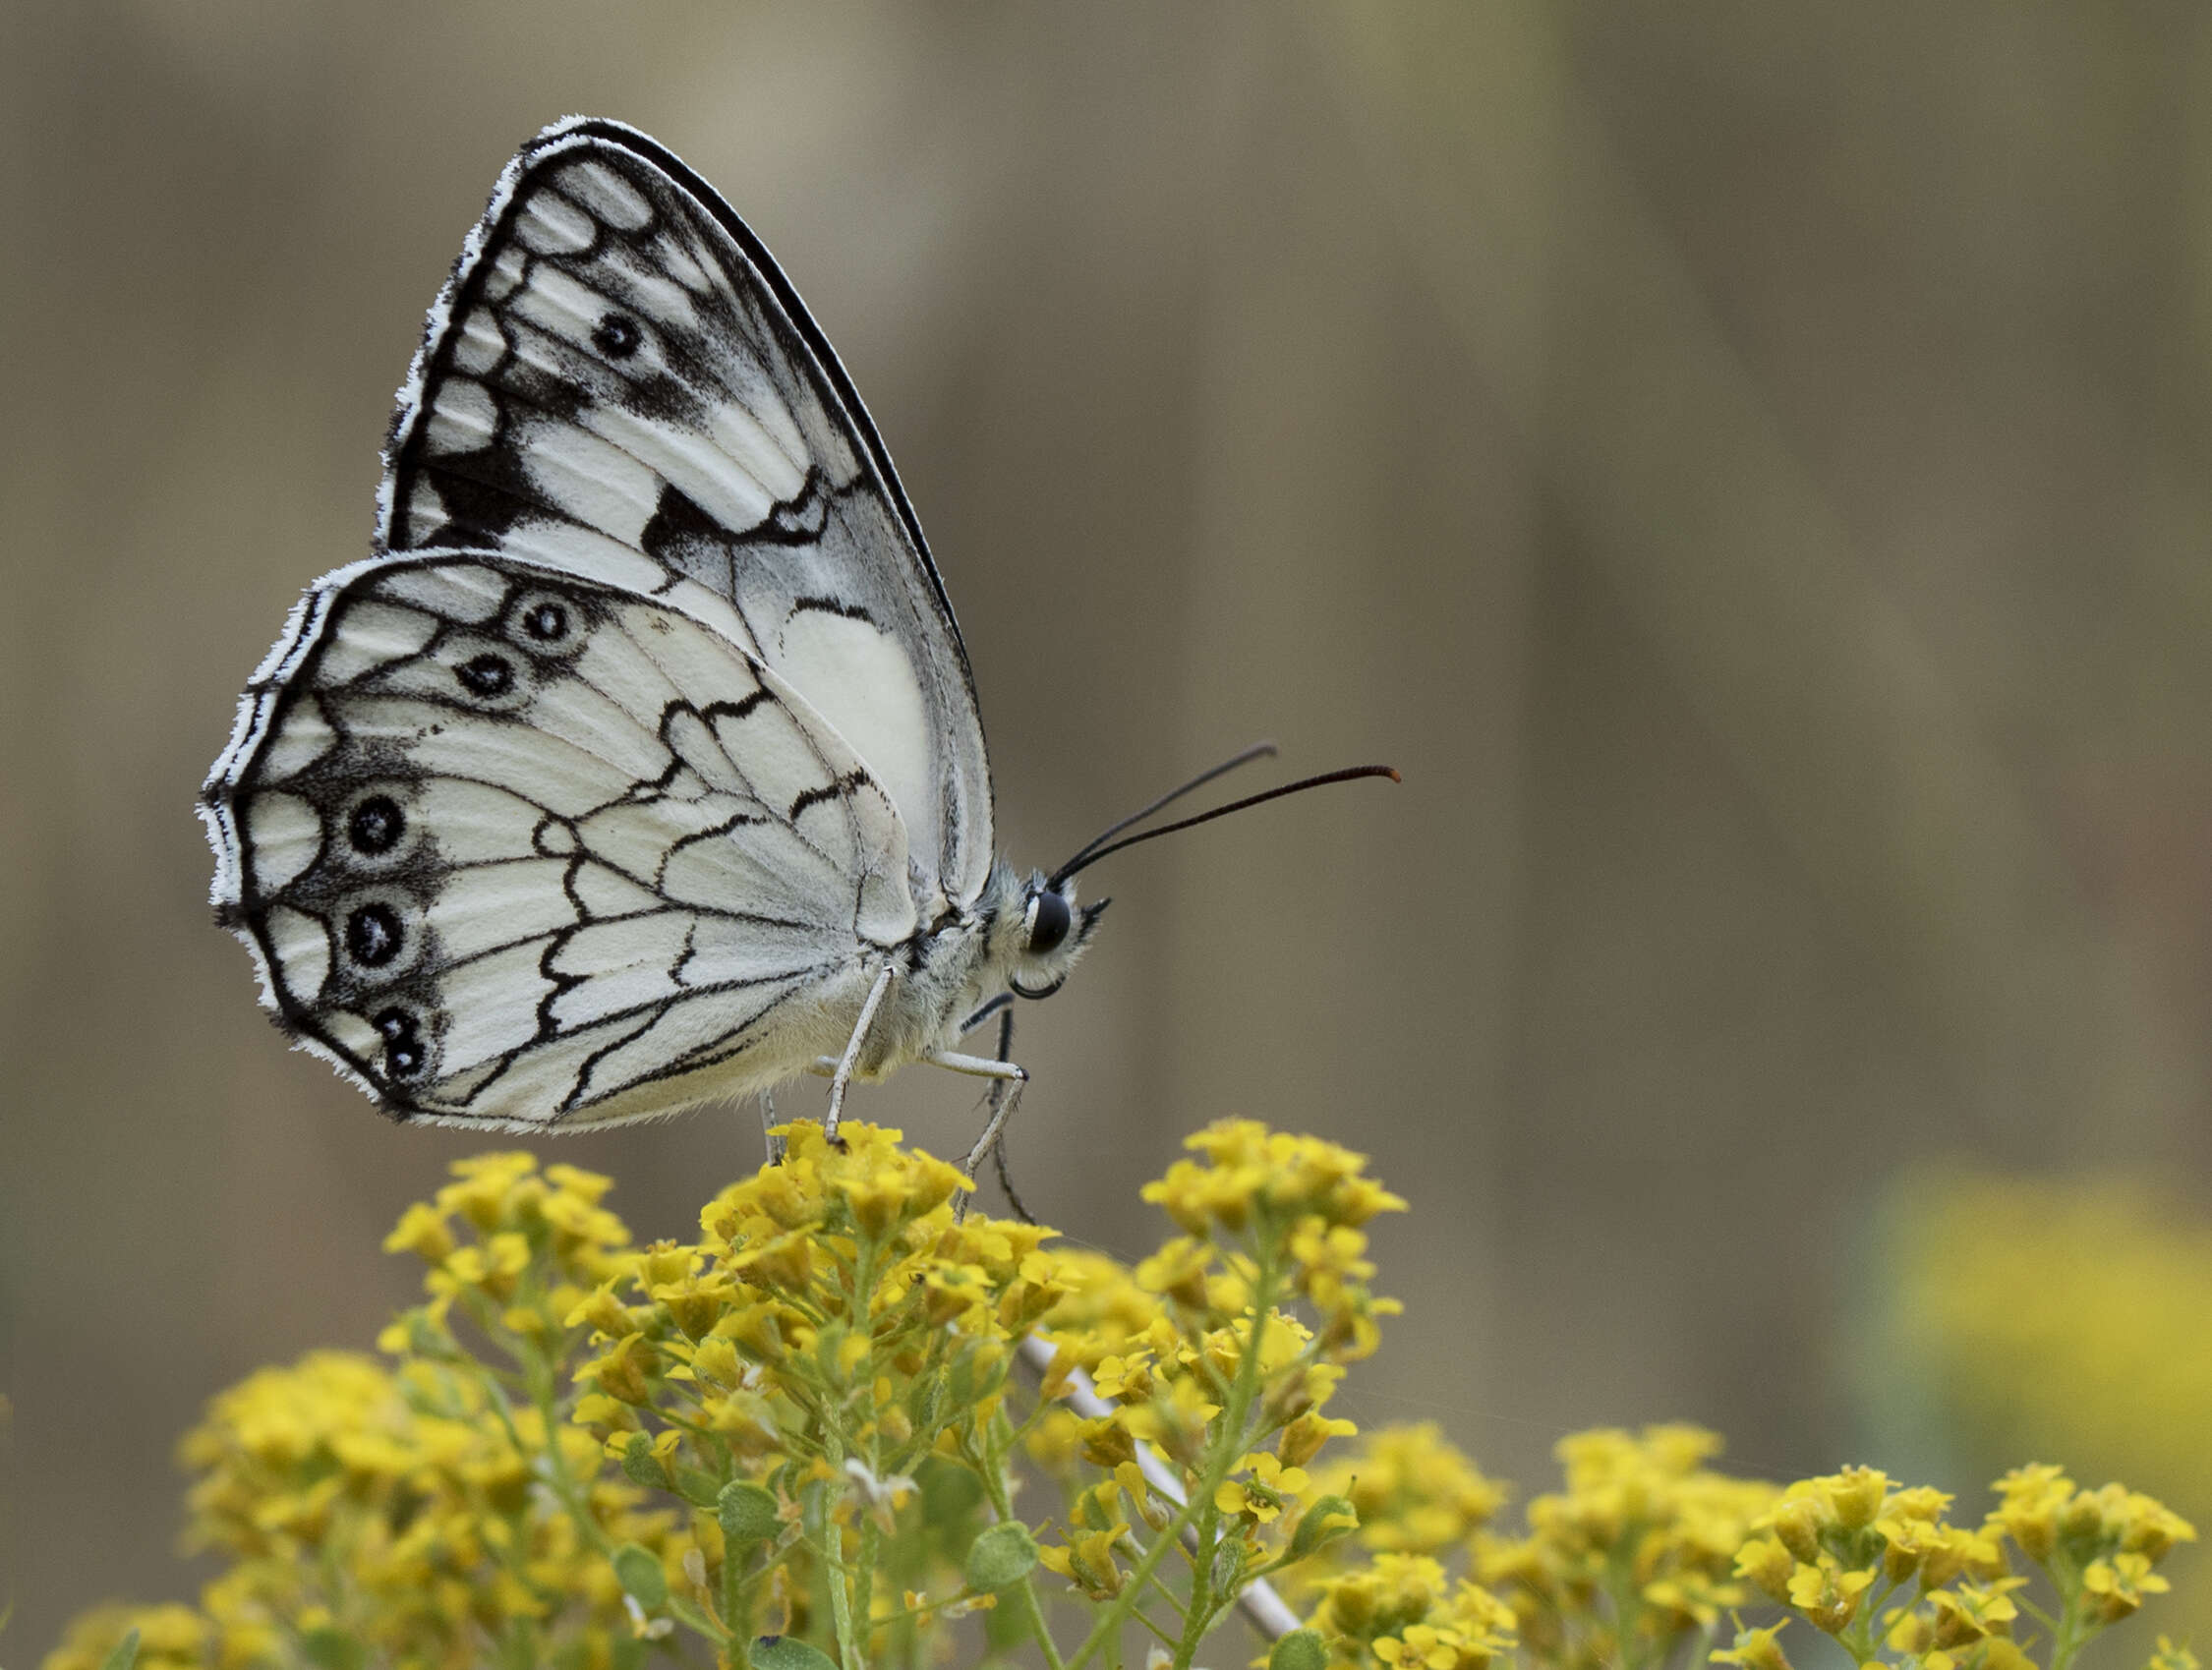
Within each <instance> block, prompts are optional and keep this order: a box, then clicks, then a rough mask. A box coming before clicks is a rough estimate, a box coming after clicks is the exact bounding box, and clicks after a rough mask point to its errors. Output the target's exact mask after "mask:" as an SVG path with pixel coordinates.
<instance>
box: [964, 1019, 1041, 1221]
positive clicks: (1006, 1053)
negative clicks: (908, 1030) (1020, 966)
mask: <svg viewBox="0 0 2212 1670" xmlns="http://www.w3.org/2000/svg"><path fill="white" fill-rule="evenodd" d="M994 1013H997V1014H998V1016H999V1048H998V1060H1000V1061H1002V1062H1004V1061H1008V1060H1009V1059H1010V1058H1011V1057H1012V1056H1013V1054H1014V1004H1013V999H1012V997H1011V996H1008V997H1006V998H1003V999H993V1000H992V1001H991V1002H990V1003H988V1004H985V1005H984V1006H983V1008H981V1009H979V1010H977V1011H976V1012H975V1013H974V1014H973V1015H970V1016H969V1017H968V1023H967V1025H966V1026H964V1027H962V1028H961V1030H962V1031H963V1032H964V1031H972V1030H973V1029H974V1028H975V1027H977V1026H979V1025H981V1024H982V1022H983V1021H984V1020H985V1019H987V1018H988V1017H989V1016H990V1015H992V1014H994ZM1025 1082H1027V1081H1026V1080H1025V1079H1018V1078H1002V1079H999V1080H998V1081H997V1082H995V1083H994V1084H993V1085H992V1086H991V1096H990V1103H991V1118H990V1121H989V1123H987V1124H986V1125H985V1126H984V1127H983V1134H982V1135H981V1136H979V1137H977V1138H976V1139H975V1146H974V1147H973V1148H971V1149H969V1150H968V1155H967V1168H966V1169H967V1175H968V1180H969V1181H974V1179H975V1168H976V1166H977V1165H978V1164H980V1163H981V1159H982V1155H983V1153H984V1151H985V1150H986V1149H988V1150H989V1151H990V1155H991V1164H992V1165H993V1166H994V1167H995V1168H996V1169H997V1171H998V1174H999V1187H1000V1188H1002V1189H1004V1190H1005V1191H1006V1199H1007V1204H1008V1205H1009V1206H1012V1207H1013V1208H1014V1215H1015V1216H1016V1217H1017V1218H1019V1219H1020V1220H1021V1221H1022V1222H1023V1223H1024V1224H1033V1223H1035V1222H1036V1221H1037V1215H1036V1214H1035V1213H1034V1212H1032V1211H1030V1210H1029V1204H1028V1202H1027V1201H1025V1200H1023V1199H1022V1198H1021V1192H1020V1190H1019V1189H1017V1188H1016V1187H1015V1186H1014V1178H1013V1176H1012V1174H1010V1173H1009V1172H1008V1170H1007V1165H1006V1123H1007V1120H1008V1118H1009V1117H1010V1116H1011V1115H1012V1114H1013V1112H1014V1104H1015V1102H1016V1101H1018V1100H1019V1098H1020V1094H1021V1086H1022V1085H1023V1084H1024V1083H1025ZM971 1198H972V1196H970V1195H964V1194H963V1195H961V1196H960V1200H959V1201H958V1203H957V1204H956V1205H955V1207H954V1211H955V1213H956V1214H957V1215H958V1216H960V1217H962V1218H964V1217H966V1216H967V1203H968V1201H969V1200H970V1199H971Z"/></svg>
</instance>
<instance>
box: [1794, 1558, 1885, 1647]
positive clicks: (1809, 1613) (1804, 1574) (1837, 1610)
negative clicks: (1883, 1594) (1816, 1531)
mask: <svg viewBox="0 0 2212 1670" xmlns="http://www.w3.org/2000/svg"><path fill="white" fill-rule="evenodd" d="M1873 1585H1874V1574H1873V1573H1872V1572H1846V1571H1844V1570H1842V1569H1841V1568H1840V1567H1839V1566H1837V1565H1836V1563H1835V1560H1834V1556H1832V1555H1828V1554H1823V1555H1822V1556H1821V1557H1820V1560H1819V1563H1818V1564H1815V1565H1801V1566H1799V1567H1798V1568H1797V1570H1796V1571H1795V1572H1793V1573H1792V1574H1791V1575H1790V1579H1789V1604H1790V1605H1792V1606H1794V1607H1796V1608H1797V1610H1798V1611H1800V1612H1802V1613H1803V1614H1804V1615H1805V1618H1806V1621H1807V1622H1809V1623H1810V1624H1811V1625H1812V1626H1813V1628H1814V1629H1816V1630H1820V1631H1823V1632H1825V1633H1826V1634H1828V1635H1832V1636H1833V1635H1839V1634H1841V1633H1842V1632H1843V1631H1844V1630H1847V1629H1849V1628H1850V1626H1851V1620H1852V1619H1853V1618H1855V1617H1856V1616H1857V1615H1858V1610H1859V1601H1860V1598H1861V1597H1862V1596H1864V1595H1865V1593H1866V1591H1867V1590H1868V1589H1869V1588H1871V1587H1872V1586H1873Z"/></svg>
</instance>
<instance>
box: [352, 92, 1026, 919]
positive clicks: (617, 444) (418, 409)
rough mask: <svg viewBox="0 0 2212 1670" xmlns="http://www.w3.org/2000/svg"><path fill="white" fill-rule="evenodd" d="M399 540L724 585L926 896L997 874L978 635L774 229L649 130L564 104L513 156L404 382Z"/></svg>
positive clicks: (571, 569)
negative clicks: (943, 580) (778, 262)
mask: <svg viewBox="0 0 2212 1670" xmlns="http://www.w3.org/2000/svg"><path fill="white" fill-rule="evenodd" d="M380 537H381V541H382V544H383V545H384V547H385V548H386V549H388V550H390V551H393V552H400V551H405V550H410V549H416V548H422V547H471V548H476V549H481V550H486V551H493V552H497V553H499V554H501V555H505V556H509V557H513V558H517V559H520V560H523V561H527V562H531V563H534V564H538V565H541V566H543V567H546V568H549V569H552V570H555V571H558V572H560V573H565V574H570V575H574V576H577V577H579V578H581V579H586V580H590V581H594V582H597V583H599V584H601V585H605V586H610V587H613V588H617V589H622V590H627V591H631V592H635V593H638V594H641V595H649V596H662V597H665V598H666V599H667V600H668V601H669V603H670V605H671V606H674V607H676V608H678V609H684V610H688V609H690V607H691V603H690V602H689V601H687V600H694V601H695V600H696V599H698V598H700V597H702V596H707V597H713V598H718V599H720V600H723V601H724V602H725V603H726V604H727V605H728V608H727V609H726V610H725V611H723V612H721V613H720V614H709V615H707V616H706V617H707V618H708V619H709V623H710V624H711V625H713V626H714V627H715V629H716V630H717V631H718V632H721V633H724V634H726V635H728V636H729V637H731V639H732V640H733V642H734V644H735V645H736V646H737V647H738V648H740V649H742V650H744V651H746V652H749V653H750V654H752V655H753V656H755V657H756V658H757V659H758V660H759V661H760V662H764V663H765V664H766V665H767V666H769V667H770V668H772V669H774V670H775V671H777V672H778V673H780V674H782V675H783V676H784V677H785V678H786V680H788V682H789V683H790V684H791V685H792V686H794V687H795V688H797V689H798V690H800V691H803V692H804V693H805V695H806V697H807V698H808V700H809V701H810V702H811V703H812V705H813V707H814V709H815V710H816V712H817V713H818V714H819V715H820V716H821V718H822V719H823V720H826V721H827V722H828V724H829V725H830V726H831V727H833V728H834V729H835V730H836V731H837V732H838V733H839V734H840V735H842V736H843V737H844V740H845V742H846V743H847V744H848V745H849V746H850V748H851V750H852V752H853V753H854V754H856V755H857V756H858V757H859V758H860V759H862V760H864V761H866V762H867V765H868V767H869V770H870V772H871V773H872V775H873V777H874V779H875V780H876V781H877V782H878V783H879V784H880V785H881V786H882V788H883V790H884V791H885V792H886V793H888V794H889V796H890V797H891V799H892V801H893V803H894V804H895V805H896V806H897V807H898V809H899V811H900V813H901V815H902V820H903V822H904V824H905V826H906V831H907V838H908V847H909V854H910V857H911V859H912V861H913V864H914V867H915V873H916V877H917V882H918V885H919V888H920V891H921V893H922V897H923V900H924V902H925V904H926V903H929V902H930V901H931V900H932V899H933V898H934V897H936V896H938V895H942V896H943V897H944V898H946V899H948V900H950V901H951V902H954V903H957V904H965V903H968V902H970V901H972V900H973V898H974V897H975V896H976V894H977V893H979V891H980V890H981V887H982V885H983V880H984V877H985V875H986V874H987V872H988V869H989V865H990V860H991V806H990V781H989V772H988V767H987V764H986V761H985V756H984V751H983V739H982V731H981V728H980V725H979V722H978V720H977V718H976V711H975V699H974V692H973V688H972V684H971V682H970V679H969V676H968V669H967V661H966V654H965V651H964V649H963V647H962V645H961V643H960V631H959V628H958V626H957V625H956V624H955V622H954V618H953V612H952V608H951V605H950V604H949V603H948V602H947V600H946V597H945V593H944V589H943V587H942V585H941V584H940V583H939V580H938V577H937V573H936V570H935V568H934V566H933V565H932V564H931V562H930V558H929V554H928V550H927V547H926V546H925V545H924V543H923V541H922V538H921V532H920V528H919V526H918V524H917V523H916V522H915V520H914V517H913V514H912V511H911V509H910V508H909V507H908V505H907V504H906V501H905V498H904V495H903V493H902V490H901V489H900V487H899V485H898V479H897V477H896V476H895V475H894V473H893V472H892V469H891V462H890V458H889V455H888V454H887V453H886V452H885V450H884V448H883V445H882V442H881V441H880V439H879V438H878V437H877V435H876V433H875V431H874V429H873V427H872V426H871V425H870V424H869V422H868V419H867V415H866V413H865V411H864V410H863V409H862V407H861V405H860V402H859V400H858V398H857V396H856V395H855V394H854V393H853V391H852V389H851V387H850V384H849V383H848V382H847V380H846V378H845V376H844V371H843V369H842V367H840V365H839V364H838V361H837V358H836V356H835V355H834V354H833V353H832V352H831V351H830V349H829V346H828V344H827V343H826V342H825V341H824V340H823V339H822V337H821V334H820V332H819V331H818V330H817V329H816V328H815V327H814V325H813V323H812V321H811V319H809V318H808V317H807V315H806V313H805V310H804V309H803V308H802V307H801V306H800V305H799V302H798V298H797V296H796V295H795V294H794V293H793V292H792V291H791V289H790V286H789V284H788V283H787V281H786V280H785V278H784V277H783V275H782V273H781V272H780V271H778V270H777V268H776V266H775V263H774V262H773V261H772V260H771V259H769V257H768V254H767V252H766V251H765V250H764V249H763V248H762V247H761V246H760V244H759V242H758V241H757V240H756V239H755V238H754V237H753V236H752V234H751V233H750V231H748V230H747V229H746V228H745V226H744V224H743V223H742V222H741V221H740V220H739V219H738V218H737V216H736V215H735V214H734V213H732V212H731V211H730V210H729V208H728V206H727V205H726V204H725V203H723V202H722V201H721V199H720V198H719V197H717V196H716V195H715V194H714V193H713V192H712V191H711V190H710V189H709V188H708V187H707V186H706V185H705V184H704V183H703V182H701V181H700V180H699V179H698V177H697V176H696V175H694V174H692V173H691V172H690V170H688V169H687V168H685V167H684V165H683V164H682V163H680V162H679V161H677V160H676V159H675V158H674V157H672V156H671V155H669V153H668V152H667V151H665V150H663V149H662V148H661V147H660V146H659V145H657V144H654V143H653V142H652V141H651V140H649V139H646V138H645V137H644V136H643V135H640V134H637V133H635V132H633V131H631V130H629V129H627V128H623V127H621V126H619V125H618V124H614V123H609V122H600V121H588V120H582V119H578V120H573V121H570V122H567V123H562V124H559V125H557V126H555V127H553V128H551V129H548V130H547V131H546V133H544V134H542V135H540V136H539V138H538V139H537V140H536V141H535V142H533V143H532V144H530V145H529V146H527V147H526V148H525V149H524V150H523V152H522V153H521V154H520V155H519V156H517V157H516V158H515V160H514V162H513V163H511V164H510V165H509V167H508V169H507V172H506V173H505V175H503V176H502V178H501V180H500V183H499V187H498V189H497V191H496V193H495V196H494V198H493V202H492V205H491V207H490V209H489V210H488V211H487V212H486V215H485V217H484V219H483V220H482V221H481V222H480V223H479V225H478V227H477V229H476V231H475V232H474V233H473V234H472V235H471V236H470V239H469V241H468V243H467V245H466V246H465V247H464V249H463V252H462V257H461V259H460V262H459V263H458V264H457V266H456V267H455V270H454V274H453V277H452V279H451V280H450V282H449V283H448V284H447V286H446V289H445V291H444V293H443V294H442V295H441V296H440V298H439V300H438V303H437V306H436V307H435V308H434V309H433V310H432V314H431V317H430V322H429V326H428V329H427V331H426V335H425V339H424V343H423V348H422V351H421V353H420V355H419V356H418V358H417V361H416V366H415V370H414V373H413V374H412V375H411V377H410V378H409V382H408V385H407V387H406V388H405V389H404V390H403V391H402V398H401V404H400V409H399V411H398V413H397V415H396V418H395V421H394V428H393V435H392V442H391V446H390V450H389V454H388V463H387V469H386V473H385V480H384V484H383V488H382V490H381V495H380ZM686 583H687V584H686Z"/></svg>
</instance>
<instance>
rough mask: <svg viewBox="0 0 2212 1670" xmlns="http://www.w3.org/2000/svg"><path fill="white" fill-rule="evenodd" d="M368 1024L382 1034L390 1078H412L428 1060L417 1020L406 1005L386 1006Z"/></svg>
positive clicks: (385, 1061) (386, 1067)
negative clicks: (397, 1006)
mask: <svg viewBox="0 0 2212 1670" xmlns="http://www.w3.org/2000/svg"><path fill="white" fill-rule="evenodd" d="M369 1024H370V1025H372V1026H374V1027H375V1028H376V1029H377V1030H378V1032H380V1033H382V1034H383V1037H384V1071H385V1072H386V1073H388V1074H389V1075H390V1076H392V1077H393V1078H412V1077H414V1076H415V1074H417V1073H419V1072H421V1071H422V1070H423V1068H424V1066H425V1065H427V1064H428V1063H429V1061H430V1051H429V1050H427V1049H426V1048H424V1046H423V1035H422V1030H421V1026H420V1023H419V1022H418V1021H417V1020H416V1018H415V1017H414V1016H413V1015H411V1014H409V1013H408V1012H407V1011H406V1010H405V1009H403V1008H387V1009H385V1010H384V1011H383V1012H382V1013H380V1014H378V1015H377V1016H376V1017H375V1018H374V1019H372V1020H371V1021H370V1023H369Z"/></svg>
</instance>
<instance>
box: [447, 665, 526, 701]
mask: <svg viewBox="0 0 2212 1670" xmlns="http://www.w3.org/2000/svg"><path fill="white" fill-rule="evenodd" d="M453 676H454V677H455V678H457V679H459V680H460V681H461V688H462V689H464V690H466V691H467V692H468V693H469V694H470V695H472V696H483V697H487V698H491V697H497V696H504V695H505V694H506V693H507V692H508V691H509V690H512V689H513V688H514V664H513V663H512V662H509V661H508V660H507V658H506V657H504V656H495V655H481V656H477V657H474V658H473V659H471V660H469V661H465V662H462V663H461V664H460V665H459V666H457V667H455V668H454V669H453Z"/></svg>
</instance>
